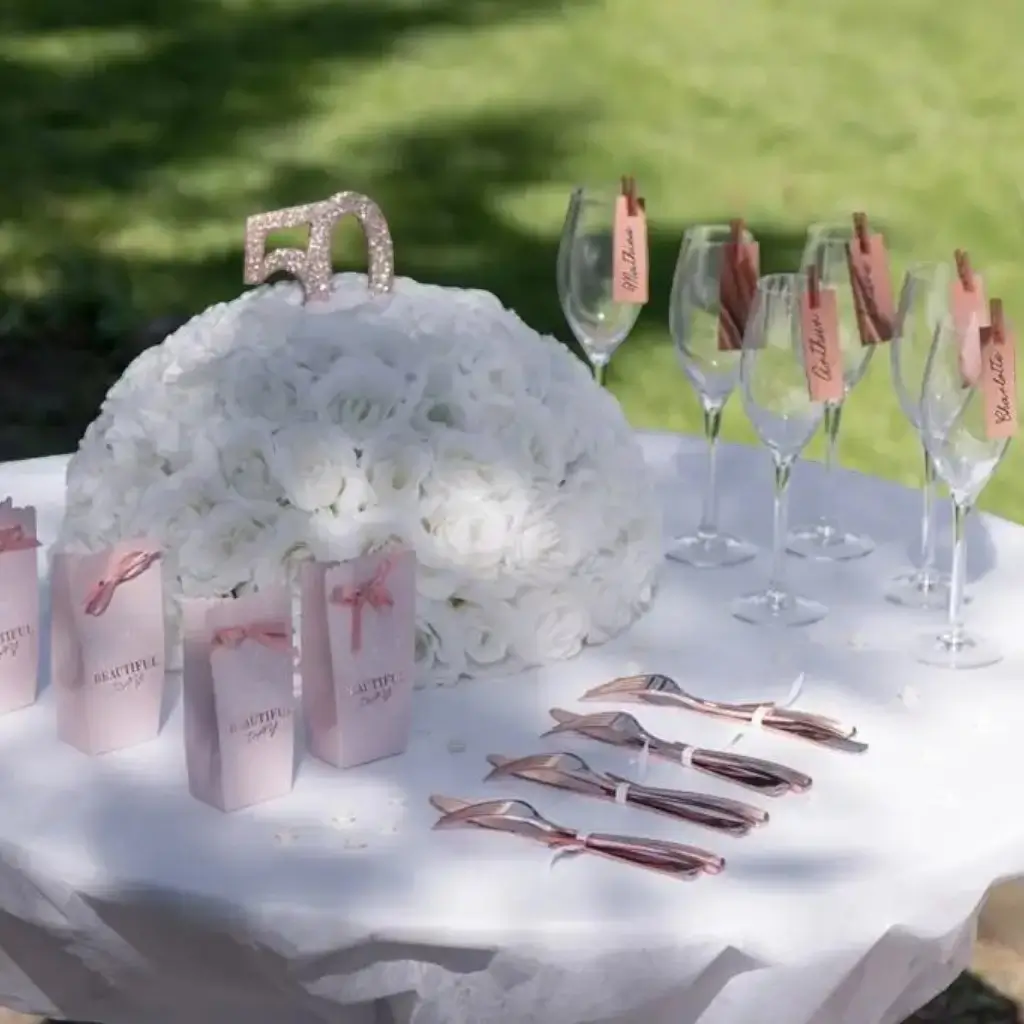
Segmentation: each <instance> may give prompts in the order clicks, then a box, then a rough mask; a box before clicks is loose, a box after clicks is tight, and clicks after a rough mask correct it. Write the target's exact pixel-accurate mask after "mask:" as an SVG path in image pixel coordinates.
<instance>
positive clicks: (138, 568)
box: [85, 551, 160, 615]
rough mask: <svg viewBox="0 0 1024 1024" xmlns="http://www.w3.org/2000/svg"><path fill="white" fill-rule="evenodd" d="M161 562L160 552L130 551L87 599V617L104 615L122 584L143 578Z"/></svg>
mask: <svg viewBox="0 0 1024 1024" xmlns="http://www.w3.org/2000/svg"><path fill="white" fill-rule="evenodd" d="M159 561H160V552H159V551H130V552H129V553H128V554H127V555H125V556H124V558H122V559H121V560H120V561H119V562H118V563H117V565H116V566H115V567H114V571H113V572H108V573H107V574H106V575H105V576H103V577H101V578H100V579H99V580H98V581H97V582H96V583H95V584H94V585H93V586H92V588H91V589H90V591H89V593H88V594H87V595H86V598H85V614H86V615H102V614H103V613H104V612H105V611H106V610H107V609H108V608H109V607H110V602H111V601H112V600H113V599H114V592H115V591H116V590H117V588H118V587H119V586H120V585H121V584H122V583H128V582H130V581H131V580H134V579H137V578H138V577H139V576H141V575H142V574H143V573H144V572H145V571H146V570H147V569H148V568H149V567H150V566H151V565H153V564H154V563H155V562H159Z"/></svg>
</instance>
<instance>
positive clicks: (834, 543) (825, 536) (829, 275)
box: [788, 224, 874, 561]
mask: <svg viewBox="0 0 1024 1024" xmlns="http://www.w3.org/2000/svg"><path fill="white" fill-rule="evenodd" d="M854 238H855V231H854V228H853V226H852V225H834V224H825V225H816V226H814V227H812V228H811V229H810V230H809V231H808V233H807V244H806V245H805V246H804V254H803V258H802V259H801V267H802V268H806V267H816V268H817V270H818V275H819V279H820V281H821V285H822V287H823V288H832V289H834V290H835V292H836V304H837V307H838V311H839V345H840V348H841V350H842V355H843V391H844V395H843V399H842V400H840V401H838V402H827V403H826V404H825V415H824V425H825V480H824V482H823V484H822V490H823V492H824V495H825V500H826V502H827V503H828V505H831V502H832V496H833V495H834V493H835V480H834V474H833V472H832V470H833V467H834V466H835V464H836V458H837V450H838V446H839V426H840V422H841V419H842V414H843V402H844V401H845V399H846V396H848V395H849V393H850V392H851V391H852V390H853V388H854V387H855V386H856V385H857V383H858V382H859V381H860V379H861V378H862V377H863V376H864V373H865V372H866V371H867V368H868V363H869V362H870V361H871V356H872V353H873V352H874V346H873V345H863V344H861V340H860V331H859V329H858V327H857V314H856V309H855V307H854V302H853V287H852V285H851V283H850V268H849V264H848V262H847V255H846V249H847V246H848V245H849V244H850V242H851V241H853V240H854ZM788 547H789V550H790V551H791V552H792V553H793V554H794V555H800V556H802V557H804V558H814V559H818V560H822V561H846V560H848V559H851V558H862V557H863V556H864V555H867V554H869V553H870V552H871V551H872V550H873V549H874V544H873V543H872V542H871V540H870V538H868V537H865V536H862V535H860V534H856V533H850V532H848V531H846V530H844V529H843V528H842V527H840V526H839V524H838V523H837V522H836V519H835V517H834V516H833V514H832V511H831V508H827V509H826V512H825V514H824V515H823V516H822V517H821V518H820V519H819V521H818V522H817V523H815V524H814V525H813V526H809V527H806V528H803V529H800V530H796V531H794V532H793V534H792V535H791V536H790V538H789V544H788Z"/></svg>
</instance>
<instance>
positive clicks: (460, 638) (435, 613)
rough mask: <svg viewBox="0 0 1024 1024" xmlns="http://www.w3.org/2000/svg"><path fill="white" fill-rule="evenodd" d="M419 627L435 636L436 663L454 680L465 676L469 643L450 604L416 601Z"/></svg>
mask: <svg viewBox="0 0 1024 1024" xmlns="http://www.w3.org/2000/svg"><path fill="white" fill-rule="evenodd" d="M416 618H417V625H418V627H419V628H421V629H423V630H426V631H429V632H430V633H431V634H433V643H432V647H433V652H434V659H435V664H436V665H437V666H438V667H439V668H440V667H443V668H444V669H445V670H446V672H447V673H449V674H450V675H451V676H452V677H453V678H458V677H459V676H460V675H462V674H463V673H465V671H466V668H467V662H466V643H465V633H464V629H463V626H462V623H461V622H460V621H459V615H458V613H457V611H456V610H455V609H454V608H452V606H451V605H450V604H449V603H448V602H447V601H423V600H420V601H418V602H417V608H416Z"/></svg>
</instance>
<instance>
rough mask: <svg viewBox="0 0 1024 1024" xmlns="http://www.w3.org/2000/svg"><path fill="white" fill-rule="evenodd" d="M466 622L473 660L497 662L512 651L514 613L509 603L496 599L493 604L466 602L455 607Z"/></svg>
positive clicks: (468, 650) (466, 639) (464, 632)
mask: <svg viewBox="0 0 1024 1024" xmlns="http://www.w3.org/2000/svg"><path fill="white" fill-rule="evenodd" d="M455 611H456V613H457V615H458V616H459V619H460V620H461V624H462V636H463V642H464V644H465V647H466V655H467V657H468V658H469V660H470V662H475V663H476V664H478V665H496V664H498V663H499V662H501V661H504V660H505V658H506V657H507V655H508V651H509V643H510V642H511V639H512V638H511V637H510V635H509V626H510V625H511V622H512V616H511V614H510V613H509V611H508V607H507V606H506V605H503V604H501V603H499V602H496V603H495V604H494V605H492V606H491V607H490V608H487V609H484V608H481V607H480V605H478V604H472V603H470V602H466V603H465V604H462V605H460V606H459V607H457V608H456V609H455Z"/></svg>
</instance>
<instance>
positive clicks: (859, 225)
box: [853, 213, 871, 256]
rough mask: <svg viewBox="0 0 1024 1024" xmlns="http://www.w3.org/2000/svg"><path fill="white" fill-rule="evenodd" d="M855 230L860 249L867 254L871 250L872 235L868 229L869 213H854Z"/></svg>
mask: <svg viewBox="0 0 1024 1024" xmlns="http://www.w3.org/2000/svg"><path fill="white" fill-rule="evenodd" d="M853 230H854V233H855V234H856V236H857V242H858V244H859V245H860V251H861V252H862V253H864V255H865V256H866V255H867V254H868V253H869V252H871V235H870V232H869V231H868V215H867V214H866V213H855V214H854V215H853Z"/></svg>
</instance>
